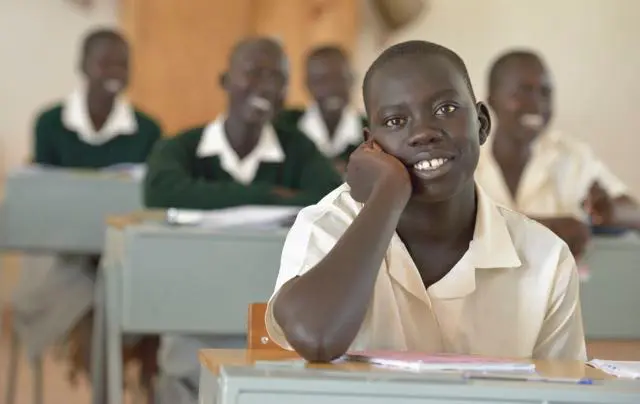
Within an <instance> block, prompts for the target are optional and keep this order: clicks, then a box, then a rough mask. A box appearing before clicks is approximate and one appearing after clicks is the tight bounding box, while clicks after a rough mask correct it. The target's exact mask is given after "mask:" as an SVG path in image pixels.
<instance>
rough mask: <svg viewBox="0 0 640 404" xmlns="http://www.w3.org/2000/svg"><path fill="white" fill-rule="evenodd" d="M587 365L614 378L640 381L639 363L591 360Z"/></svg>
mask: <svg viewBox="0 0 640 404" xmlns="http://www.w3.org/2000/svg"><path fill="white" fill-rule="evenodd" d="M587 365H589V366H591V367H594V368H596V369H600V370H602V371H603V372H605V373H608V374H610V375H612V376H615V377H620V378H624V379H640V362H633V361H607V360H602V359H593V360H591V361H589V362H587Z"/></svg>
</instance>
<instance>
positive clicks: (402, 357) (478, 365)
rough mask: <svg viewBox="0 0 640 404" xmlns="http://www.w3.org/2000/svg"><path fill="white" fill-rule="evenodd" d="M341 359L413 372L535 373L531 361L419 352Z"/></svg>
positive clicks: (353, 355)
mask: <svg viewBox="0 0 640 404" xmlns="http://www.w3.org/2000/svg"><path fill="white" fill-rule="evenodd" d="M343 360H347V361H355V362H365V363H370V364H372V365H378V366H384V367H391V368H397V369H407V370H416V371H474V372H535V369H536V368H535V365H534V364H533V363H531V362H525V361H522V362H518V361H513V360H505V359H499V358H491V357H485V356H476V355H451V354H436V355H429V354H424V353H421V352H394V351H367V352H349V353H348V354H346V355H345V356H344V357H343Z"/></svg>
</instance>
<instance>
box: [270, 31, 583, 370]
mask: <svg viewBox="0 0 640 404" xmlns="http://www.w3.org/2000/svg"><path fill="white" fill-rule="evenodd" d="M363 96H364V101H365V106H366V110H367V115H368V117H369V129H368V130H366V131H365V138H366V142H365V144H364V145H362V146H361V147H360V148H359V149H358V150H357V151H356V152H354V154H353V155H352V156H351V160H350V163H349V167H348V174H347V182H348V185H344V186H342V187H340V188H338V189H337V190H335V191H334V192H332V193H331V194H329V195H328V196H326V197H325V198H324V199H323V200H322V201H321V202H320V203H318V204H317V205H314V206H311V207H308V208H306V209H304V210H303V211H302V212H301V213H300V215H299V216H298V219H297V221H296V223H295V224H294V226H293V228H292V229H291V232H290V234H289V236H288V238H287V241H286V243H285V246H284V250H283V253H282V262H281V267H280V274H279V276H278V279H277V282H276V288H275V292H274V294H273V296H272V298H271V299H270V301H269V304H268V309H267V315H266V324H267V330H268V332H269V335H270V336H271V338H272V339H273V340H274V341H275V342H276V343H278V344H279V345H281V346H282V347H284V348H287V349H294V350H296V351H297V352H298V353H299V354H300V355H302V356H303V357H304V358H306V359H308V360H312V361H328V360H332V359H335V358H337V357H339V356H341V355H342V354H344V353H345V352H347V351H348V350H363V349H391V350H412V351H424V352H451V353H461V354H481V355H492V356H503V357H522V358H536V359H550V358H561V359H578V360H584V359H585V357H586V355H585V342H584V332H583V327H582V318H581V314H580V303H579V291H578V286H579V285H578V276H577V272H576V268H575V262H574V259H573V257H572V255H571V253H570V252H569V249H568V248H567V246H566V244H565V243H563V242H562V241H561V240H560V239H559V238H558V237H557V236H555V235H554V234H553V233H552V232H550V231H549V230H548V229H546V228H545V227H544V226H542V225H540V224H538V223H536V222H534V221H532V220H530V219H528V218H526V217H524V216H522V215H520V214H518V213H516V212H513V211H510V210H508V209H505V208H502V207H499V206H497V205H495V204H494V203H493V202H492V201H491V199H489V198H488V197H487V196H486V195H485V193H484V192H483V191H482V189H481V188H480V187H478V186H476V185H475V183H474V179H473V173H474V170H475V168H476V165H477V163H478V157H479V152H480V145H481V144H483V143H484V142H485V141H486V139H487V136H488V134H489V131H490V126H491V125H490V117H489V113H488V110H487V108H486V107H485V105H484V104H482V103H480V102H476V100H475V96H474V94H473V89H472V88H471V85H470V82H469V77H468V74H467V70H466V67H465V65H464V62H463V61H462V60H461V59H460V57H459V56H458V55H456V54H455V53H454V52H453V51H451V50H449V49H447V48H444V47H442V46H439V45H436V44H433V43H429V42H424V41H411V42H405V43H401V44H398V45H395V46H392V47H391V48H389V49H387V50H386V51H385V52H383V53H382V54H381V55H380V56H379V57H378V59H377V60H376V61H375V62H374V63H373V65H372V66H371V67H370V68H369V71H368V72H367V75H366V77H365V80H364V84H363Z"/></svg>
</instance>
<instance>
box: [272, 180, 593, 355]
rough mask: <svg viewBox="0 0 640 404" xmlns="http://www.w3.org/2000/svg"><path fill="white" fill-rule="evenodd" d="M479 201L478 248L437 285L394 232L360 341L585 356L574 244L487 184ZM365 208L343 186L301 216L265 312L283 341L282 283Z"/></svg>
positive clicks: (361, 344) (359, 345)
mask: <svg viewBox="0 0 640 404" xmlns="http://www.w3.org/2000/svg"><path fill="white" fill-rule="evenodd" d="M478 204H479V205H478V214H477V221H476V228H475V233H474V238H473V241H472V242H471V243H470V245H469V250H468V251H467V252H466V253H465V254H464V256H463V257H462V258H461V259H460V261H459V262H458V263H457V264H456V265H455V266H454V267H453V268H452V270H451V271H450V272H449V273H448V274H447V275H446V276H445V277H444V278H443V279H442V280H440V281H439V282H437V283H435V284H434V285H432V286H431V287H429V289H428V290H425V288H424V286H423V283H422V280H421V278H420V274H419V273H418V270H417V268H416V266H415V264H414V263H413V260H412V258H411V256H410V255H409V253H408V250H407V249H406V248H405V246H404V244H403V243H402V241H401V240H400V238H399V237H398V236H397V235H395V236H394V237H393V239H392V241H391V243H390V245H389V249H388V250H387V254H386V256H385V259H384V260H383V262H382V265H381V267H380V272H379V274H378V278H377V280H376V284H375V289H374V294H373V299H372V302H371V305H370V307H369V309H368V312H367V315H366V318H365V320H364V322H363V324H362V326H361V329H360V331H359V334H358V335H357V337H356V339H355V340H354V341H353V343H352V345H351V349H353V350H371V349H391V350H412V351H423V352H431V353H435V352H448V353H460V354H480V355H491V356H501V357H516V358H518V357H521V358H536V359H547V358H561V359H578V360H585V359H586V352H585V341H584V331H583V327H582V317H581V313H580V302H579V292H578V288H579V281H578V275H577V272H576V265H575V262H574V259H573V257H572V255H571V253H570V252H569V249H568V248H567V246H566V245H565V243H564V242H563V241H561V240H560V239H559V238H558V237H556V236H555V235H554V234H553V233H552V232H551V231H549V230H548V229H546V228H545V227H544V226H542V225H540V224H539V223H537V222H535V221H533V220H530V219H528V218H526V217H525V216H523V215H521V214H519V213H516V212H513V211H511V210H508V209H506V208H503V207H499V206H497V205H496V204H495V203H494V202H492V201H491V200H490V199H489V198H488V197H487V196H486V194H485V193H484V192H483V191H482V190H481V189H480V188H479V187H478ZM361 208H362V205H361V204H359V203H357V202H356V201H355V200H353V198H351V196H350V194H349V188H348V186H347V185H343V186H341V187H340V188H338V189H336V190H335V191H333V192H332V193H331V194H329V195H328V196H326V197H325V198H324V199H323V200H322V201H320V202H319V203H318V204H317V205H313V206H310V207H307V208H305V209H303V210H302V211H301V212H300V214H299V215H298V218H297V220H296V222H295V224H294V226H293V227H292V229H291V231H290V233H289V235H288V237H287V240H286V243H285V246H284V249H283V252H282V261H281V266H280V273H279V275H278V279H277V281H276V287H275V291H274V294H273V296H272V297H271V299H270V301H269V304H268V307H267V314H266V318H265V320H266V325H267V330H268V332H269V335H270V337H271V339H272V340H273V341H274V342H276V343H277V344H279V345H280V346H282V347H283V348H285V349H291V348H290V346H289V344H288V343H287V341H286V338H285V336H284V334H283V332H282V330H281V328H280V327H279V325H278V324H277V322H276V321H275V319H274V317H273V305H272V304H273V301H274V298H275V297H276V296H277V294H278V291H279V289H280V288H281V287H282V285H283V284H285V283H286V282H287V281H289V280H290V279H292V278H294V277H296V276H301V275H304V273H305V272H307V271H309V270H310V269H311V268H313V267H314V266H315V265H316V263H318V262H319V261H320V260H321V259H322V258H323V257H324V256H325V255H327V253H328V252H329V251H330V250H331V248H333V246H334V245H335V244H336V242H337V240H338V239H339V238H340V237H341V235H342V234H343V233H344V232H345V230H346V229H347V228H348V227H349V225H350V224H351V222H352V221H353V220H354V218H355V217H356V216H357V215H358V212H359V211H360V210H361Z"/></svg>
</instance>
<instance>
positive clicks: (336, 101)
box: [307, 51, 353, 111]
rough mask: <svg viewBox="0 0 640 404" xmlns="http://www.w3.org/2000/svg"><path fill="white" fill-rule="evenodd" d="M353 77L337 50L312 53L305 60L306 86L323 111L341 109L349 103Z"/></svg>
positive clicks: (345, 61) (342, 56) (343, 57)
mask: <svg viewBox="0 0 640 404" xmlns="http://www.w3.org/2000/svg"><path fill="white" fill-rule="evenodd" d="M352 84H353V78H352V75H351V70H350V68H349V63H348V61H347V59H346V58H345V56H344V55H343V54H341V53H340V52H339V51H334V52H324V53H319V54H316V55H312V56H311V57H310V58H309V60H308V61H307V88H308V89H309V92H310V93H311V96H312V97H313V99H314V100H315V101H316V103H317V104H318V105H319V106H320V108H321V109H322V110H323V111H341V110H342V109H343V108H344V107H345V106H346V105H347V104H349V96H350V93H351V86H352Z"/></svg>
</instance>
